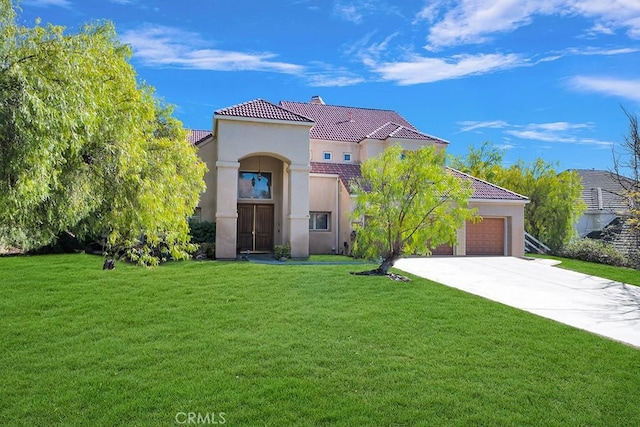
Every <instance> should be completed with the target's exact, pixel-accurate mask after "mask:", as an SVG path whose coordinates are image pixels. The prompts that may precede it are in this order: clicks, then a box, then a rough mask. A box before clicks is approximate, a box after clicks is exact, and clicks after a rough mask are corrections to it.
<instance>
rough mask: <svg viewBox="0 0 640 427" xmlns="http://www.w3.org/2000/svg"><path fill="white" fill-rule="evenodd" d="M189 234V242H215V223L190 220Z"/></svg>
mask: <svg viewBox="0 0 640 427" xmlns="http://www.w3.org/2000/svg"><path fill="white" fill-rule="evenodd" d="M189 234H190V235H191V243H215V242H216V223H215V222H209V221H202V222H190V223H189Z"/></svg>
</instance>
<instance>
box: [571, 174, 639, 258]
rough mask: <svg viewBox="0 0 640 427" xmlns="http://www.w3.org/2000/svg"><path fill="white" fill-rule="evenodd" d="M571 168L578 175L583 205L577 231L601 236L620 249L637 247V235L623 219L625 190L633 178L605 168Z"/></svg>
mask: <svg viewBox="0 0 640 427" xmlns="http://www.w3.org/2000/svg"><path fill="white" fill-rule="evenodd" d="M574 171H575V172H577V173H578V175H579V176H580V178H581V179H582V200H583V201H584V202H585V204H586V206H587V210H586V211H585V212H584V213H583V214H582V216H581V217H580V218H579V219H578V222H577V224H576V228H577V231H578V235H579V236H580V237H589V238H592V239H603V240H605V241H607V242H608V243H610V244H612V245H613V246H614V247H615V248H616V249H618V250H619V251H620V252H622V253H630V252H632V251H634V250H635V251H637V250H638V236H636V235H635V234H634V233H633V230H632V227H631V226H629V224H628V223H627V221H626V218H627V217H628V215H629V211H630V208H631V203H632V201H631V200H630V199H629V197H628V196H626V195H625V191H626V189H627V188H632V187H633V186H634V181H633V180H631V179H629V178H626V177H622V176H621V177H618V175H616V174H614V173H612V172H609V171H606V170H596V169H574ZM636 185H637V184H636Z"/></svg>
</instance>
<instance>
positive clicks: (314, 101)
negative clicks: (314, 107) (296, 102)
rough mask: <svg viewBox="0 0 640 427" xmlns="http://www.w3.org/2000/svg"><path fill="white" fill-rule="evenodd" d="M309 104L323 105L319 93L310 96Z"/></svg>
mask: <svg viewBox="0 0 640 427" xmlns="http://www.w3.org/2000/svg"><path fill="white" fill-rule="evenodd" d="M310 103H311V104H322V105H324V101H323V100H322V98H320V95H313V96H312V97H311V101H310Z"/></svg>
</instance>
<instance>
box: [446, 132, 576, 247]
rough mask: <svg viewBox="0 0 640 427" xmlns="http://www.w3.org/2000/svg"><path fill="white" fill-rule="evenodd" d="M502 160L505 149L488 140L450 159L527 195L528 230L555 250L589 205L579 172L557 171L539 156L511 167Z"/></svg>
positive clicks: (571, 233)
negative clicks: (532, 160) (531, 161)
mask: <svg viewBox="0 0 640 427" xmlns="http://www.w3.org/2000/svg"><path fill="white" fill-rule="evenodd" d="M502 160H503V152H502V151H500V150H498V149H497V148H496V147H495V146H493V144H491V143H490V142H485V143H483V145H482V147H481V148H480V149H479V150H476V149H474V148H473V146H472V147H470V148H469V152H468V154H467V156H466V157H454V158H452V159H451V160H450V161H451V164H452V165H453V167H455V168H456V169H459V170H460V171H462V172H465V173H468V174H470V175H473V176H475V177H477V178H480V179H485V180H487V181H489V182H491V183H492V184H496V185H499V186H501V187H504V188H506V189H508V190H511V191H514V192H516V193H519V194H522V195H524V196H526V197H528V198H529V203H528V204H527V205H526V206H525V209H524V222H525V230H527V231H528V232H529V233H531V234H533V235H534V236H536V237H537V238H538V239H540V240H541V241H543V242H544V243H546V244H547V245H548V246H549V247H550V248H551V249H552V250H554V251H555V250H557V249H560V248H561V247H562V246H563V245H564V244H565V243H567V242H568V241H570V240H571V239H572V238H573V237H574V236H575V233H576V230H575V224H576V222H577V221H578V218H579V217H580V216H581V215H582V213H583V212H584V210H585V209H586V206H585V203H584V201H583V200H582V182H581V180H580V176H579V175H578V174H577V172H575V171H564V172H562V173H560V174H558V173H557V172H556V170H555V167H554V165H553V164H552V163H548V162H545V161H544V160H543V159H540V158H538V159H536V160H535V161H534V162H533V163H531V164H527V163H525V162H523V161H518V162H517V163H516V164H515V165H512V166H510V167H508V168H507V167H505V166H503V164H502Z"/></svg>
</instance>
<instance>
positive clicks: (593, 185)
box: [573, 169, 633, 212]
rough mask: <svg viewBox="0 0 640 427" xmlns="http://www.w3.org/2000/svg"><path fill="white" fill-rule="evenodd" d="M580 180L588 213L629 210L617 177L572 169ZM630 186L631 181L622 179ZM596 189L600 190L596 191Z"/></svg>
mask: <svg viewBox="0 0 640 427" xmlns="http://www.w3.org/2000/svg"><path fill="white" fill-rule="evenodd" d="M573 170H574V171H575V172H577V173H578V175H580V178H582V200H584V202H585V203H586V205H587V210H589V211H594V210H595V211H600V203H602V210H605V211H613V212H616V211H621V210H626V209H628V208H629V204H628V201H627V198H626V197H625V196H624V195H623V194H624V186H623V185H622V184H621V183H620V182H619V181H618V178H617V175H616V174H614V173H612V172H609V171H605V170H593V169H573ZM622 179H623V180H624V181H626V182H627V183H628V185H629V187H630V186H632V185H633V181H632V180H631V179H629V178H625V177H622ZM598 189H600V190H599V191H598Z"/></svg>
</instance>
